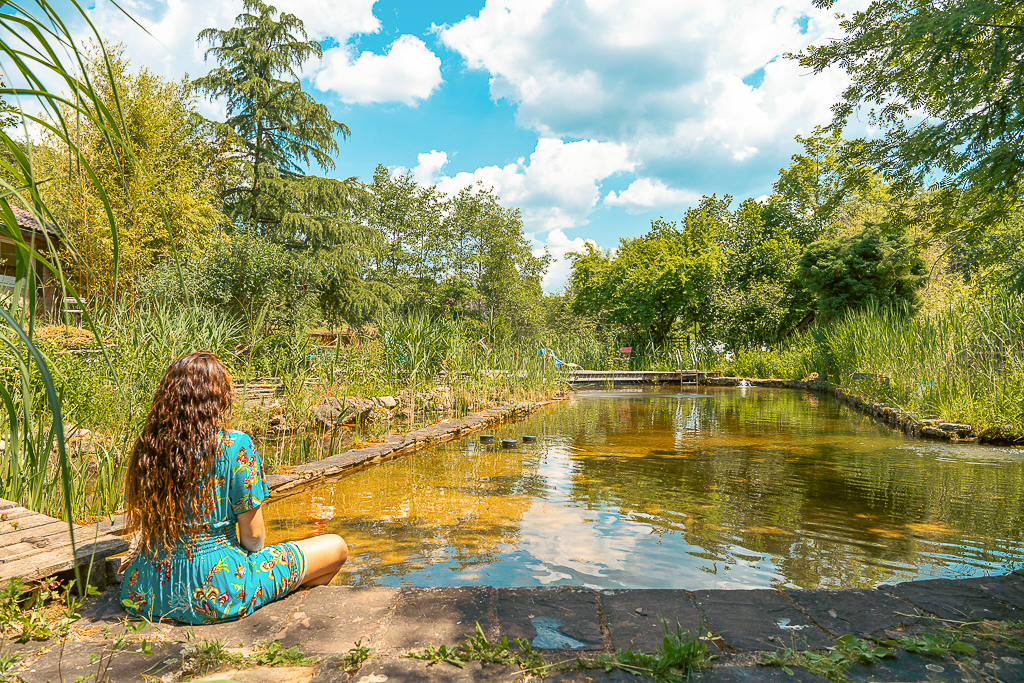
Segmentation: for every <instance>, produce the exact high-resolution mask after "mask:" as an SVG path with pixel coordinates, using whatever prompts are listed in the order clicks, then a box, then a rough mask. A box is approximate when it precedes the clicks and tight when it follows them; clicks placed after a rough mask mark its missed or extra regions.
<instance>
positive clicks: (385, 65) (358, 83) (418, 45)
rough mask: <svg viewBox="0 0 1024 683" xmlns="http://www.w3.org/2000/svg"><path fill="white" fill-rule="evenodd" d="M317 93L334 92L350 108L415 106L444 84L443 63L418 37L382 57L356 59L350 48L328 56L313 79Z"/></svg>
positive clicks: (335, 50)
mask: <svg viewBox="0 0 1024 683" xmlns="http://www.w3.org/2000/svg"><path fill="white" fill-rule="evenodd" d="M313 84H314V85H315V86H316V88H317V90H322V91H325V92H326V91H333V92H336V93H338V94H339V95H340V96H341V99H342V100H343V101H345V102H347V103H349V104H371V103H374V102H401V103H402V104H406V105H410V106H415V105H416V104H417V103H418V101H419V100H425V99H427V98H428V97H430V93H432V92H434V90H435V89H436V88H437V87H438V86H439V85H440V84H441V60H440V59H439V58H438V56H437V55H435V54H434V53H433V52H431V51H430V49H429V48H427V46H426V44H425V43H424V42H423V41H422V40H420V39H419V38H417V37H415V36H409V35H404V36H401V37H400V38H399V39H398V40H396V41H395V42H393V43H392V44H391V45H390V46H389V47H388V49H387V52H385V53H384V54H382V55H378V54H374V53H373V52H363V53H362V54H361V55H359V57H357V58H355V59H353V58H352V51H351V50H350V49H349V48H348V47H347V46H345V47H335V48H331V49H330V50H327V52H325V53H324V60H323V67H322V68H320V69H319V70H317V73H316V75H315V76H314V77H313Z"/></svg>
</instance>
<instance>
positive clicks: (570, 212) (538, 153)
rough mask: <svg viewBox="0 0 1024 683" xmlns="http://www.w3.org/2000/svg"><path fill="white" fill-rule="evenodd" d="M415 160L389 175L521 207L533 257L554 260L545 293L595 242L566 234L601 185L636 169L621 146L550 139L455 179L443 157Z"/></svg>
mask: <svg viewBox="0 0 1024 683" xmlns="http://www.w3.org/2000/svg"><path fill="white" fill-rule="evenodd" d="M416 161H417V164H416V166H415V167H413V168H412V169H411V170H410V169H405V168H402V167H396V168H394V169H393V172H394V173H406V172H407V171H408V172H409V173H411V174H412V176H413V178H414V179H415V180H416V182H418V183H420V184H421V185H437V186H438V188H439V189H440V190H441V191H442V192H444V193H446V194H449V195H452V194H455V193H457V192H458V191H459V190H461V189H462V188H464V187H468V186H472V185H477V184H478V183H479V184H480V185H481V186H483V187H484V188H494V190H495V192H497V193H498V196H499V197H501V201H502V203H504V204H505V205H506V206H515V207H517V208H519V209H520V210H521V211H522V215H523V229H524V232H525V233H526V237H527V238H528V239H530V240H531V241H532V242H533V247H534V249H533V252H534V254H535V255H537V256H540V255H541V254H543V253H544V252H545V250H546V251H547V252H548V253H549V254H551V256H552V262H551V266H550V267H549V268H548V271H547V273H546V274H545V276H544V279H543V281H542V284H543V286H544V287H545V288H546V289H557V288H558V287H560V286H561V285H562V284H563V283H564V282H565V280H566V278H567V277H568V275H569V272H570V263H569V261H568V260H567V259H566V258H565V255H566V254H567V253H569V252H571V251H581V250H582V249H583V245H584V244H585V243H586V242H588V241H589V242H593V240H589V239H585V238H583V237H574V238H572V239H570V238H569V237H568V236H566V234H565V232H564V230H566V229H569V228H575V227H579V226H581V225H585V224H586V223H587V217H588V216H589V215H590V214H591V213H592V212H593V211H594V209H595V208H596V207H597V205H598V203H599V201H600V199H601V182H602V181H603V180H605V179H606V178H609V177H611V176H614V175H616V174H619V173H629V172H631V171H632V170H633V168H634V167H635V162H633V161H632V160H631V158H630V155H629V150H628V149H627V147H626V146H625V145H621V144H617V143H611V142H598V141H595V140H578V141H573V142H563V141H562V140H558V139H554V138H541V139H540V140H539V141H538V142H537V147H536V149H535V150H534V152H533V153H532V154H531V155H530V156H529V158H528V159H527V158H520V159H517V160H516V161H515V162H513V163H510V164H505V165H504V166H483V167H481V168H478V169H476V170H475V171H463V172H460V173H456V174H454V175H446V174H445V173H444V168H445V166H446V165H447V164H448V162H449V159H448V154H447V153H446V152H439V151H437V150H431V151H430V152H423V153H421V154H419V155H417V157H416ZM665 190H668V191H669V192H675V191H674V190H669V188H665ZM626 192H628V190H626V191H624V193H623V194H625V193H626Z"/></svg>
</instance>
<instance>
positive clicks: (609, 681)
mask: <svg viewBox="0 0 1024 683" xmlns="http://www.w3.org/2000/svg"><path fill="white" fill-rule="evenodd" d="M643 680H645V679H643V678H641V677H638V676H633V675H631V674H628V673H626V672H625V671H622V670H621V669H615V670H613V671H605V670H604V669H575V670H573V671H552V672H551V674H550V675H549V676H547V677H545V678H544V683H638V682H639V681H643ZM691 680H692V679H691Z"/></svg>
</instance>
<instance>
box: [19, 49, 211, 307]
mask: <svg viewBox="0 0 1024 683" xmlns="http://www.w3.org/2000/svg"><path fill="white" fill-rule="evenodd" d="M122 54H123V50H122V48H120V47H116V48H109V47H107V46H104V48H103V49H102V50H100V49H94V50H93V51H91V52H90V53H88V55H87V60H86V61H85V64H84V68H85V74H86V76H87V77H88V78H89V80H90V82H91V83H93V84H94V87H95V94H96V96H97V97H98V98H100V101H101V102H102V103H103V105H104V106H105V107H107V108H109V109H110V110H116V111H117V112H118V114H117V116H116V121H115V124H116V126H117V127H118V135H119V143H118V144H111V138H110V131H109V125H110V122H108V121H96V120H92V119H90V118H89V117H83V116H80V115H78V114H77V113H76V112H75V111H73V110H72V109H70V108H69V107H67V106H65V107H64V109H63V111H62V114H63V116H64V117H65V118H66V119H67V120H68V122H69V125H70V130H68V131H64V130H60V131H59V133H58V132H55V131H50V132H48V133H47V134H46V135H45V136H44V138H43V144H42V146H41V147H39V148H38V149H37V150H35V152H34V160H33V161H34V163H35V165H36V172H37V173H39V174H40V175H41V176H43V177H46V178H47V179H48V182H47V183H45V184H43V185H42V186H41V189H40V192H41V194H42V197H43V199H44V200H45V201H46V203H47V206H48V207H49V209H50V211H51V212H52V216H51V217H50V219H51V220H52V221H53V222H55V223H56V224H57V225H59V226H60V228H61V229H62V231H63V233H64V235H65V237H66V243H65V245H64V246H65V247H66V249H65V253H64V257H63V258H62V261H61V262H62V267H63V268H64V269H65V271H66V272H67V273H68V274H70V275H72V276H73V277H74V281H75V283H76V284H77V285H78V288H79V289H80V291H81V292H82V294H83V296H84V297H85V298H88V299H92V300H97V299H100V298H103V297H110V296H116V295H117V293H118V292H121V293H128V294H131V293H132V292H133V290H134V288H135V284H136V282H137V280H138V279H139V277H140V276H141V275H143V274H144V273H145V272H147V271H148V269H149V268H150V266H151V264H152V263H153V262H154V260H158V259H160V258H163V257H171V256H172V255H173V254H174V253H175V252H176V251H177V250H181V249H188V248H197V247H198V246H199V245H201V244H203V243H204V242H205V240H206V239H207V237H208V236H209V235H210V233H211V231H212V230H213V229H215V228H216V227H217V226H219V225H223V223H224V216H223V214H222V213H220V211H219V199H218V189H219V185H220V182H221V180H220V178H221V175H222V167H221V166H220V164H219V163H218V162H217V160H216V158H215V150H214V149H213V147H212V146H211V145H210V144H209V142H208V140H207V138H208V136H209V134H210V130H209V127H208V126H207V125H206V123H205V122H204V121H203V119H202V118H201V117H200V116H199V115H198V114H197V113H196V110H195V95H194V93H193V91H192V88H191V86H190V85H189V84H188V83H186V82H184V81H181V82H176V81H168V80H166V79H163V78H161V77H159V76H157V75H155V74H154V73H152V72H151V71H149V70H148V69H140V70H139V71H133V69H132V67H131V64H130V62H129V61H128V60H127V59H125V58H124V57H123V56H122ZM64 135H69V136H71V138H72V139H73V143H69V142H67V141H65V140H63V136H64ZM78 155H82V156H83V157H84V159H79V158H78ZM83 161H85V162H87V164H88V166H86V165H84V164H83ZM89 170H91V171H92V172H94V173H95V174H96V178H97V180H98V182H99V183H101V184H102V188H103V189H102V191H101V190H100V189H98V188H97V187H96V185H94V184H93V182H92V181H91V180H90V178H89ZM108 208H109V209H110V212H111V213H110V215H108V214H107V209H108ZM111 220H113V221H114V223H115V224H116V232H114V227H115V226H114V225H111Z"/></svg>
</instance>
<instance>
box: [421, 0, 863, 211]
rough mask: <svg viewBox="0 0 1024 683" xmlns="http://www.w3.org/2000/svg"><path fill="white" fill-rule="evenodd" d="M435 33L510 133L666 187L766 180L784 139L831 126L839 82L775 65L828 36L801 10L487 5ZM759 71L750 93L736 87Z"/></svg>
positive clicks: (509, 0)
mask: <svg viewBox="0 0 1024 683" xmlns="http://www.w3.org/2000/svg"><path fill="white" fill-rule="evenodd" d="M865 4H866V0H845V1H843V2H841V3H840V4H839V5H838V6H837V8H836V9H838V10H840V11H848V10H850V9H851V8H858V7H861V6H863V5H865ZM804 27H806V32H804ZM436 30H437V33H438V35H439V37H440V38H441V40H442V42H444V43H445V44H446V45H447V46H448V47H450V48H452V49H454V50H456V51H458V52H459V53H460V54H462V56H463V57H464V59H465V61H466V64H467V66H469V67H470V68H471V69H479V70H483V71H486V72H488V73H489V75H490V90H491V96H492V97H493V98H495V99H507V100H509V101H510V102H512V103H513V104H514V105H515V106H516V112H517V120H518V121H519V122H520V124H522V125H525V126H528V127H531V128H533V129H534V130H536V131H538V133H539V134H540V135H542V136H548V137H559V138H561V137H575V138H586V139H594V140H605V141H612V142H618V143H623V144H627V145H628V146H629V148H630V150H631V152H632V153H633V154H634V158H635V159H636V160H637V162H638V167H637V168H638V170H640V171H642V172H644V174H645V175H647V176H651V177H656V178H658V179H660V180H661V181H663V182H665V183H666V184H668V185H674V186H680V185H683V186H687V187H695V186H696V185H697V184H710V183H714V182H716V181H717V180H718V179H726V180H728V181H731V182H733V183H736V181H737V180H738V179H739V178H738V176H737V174H736V173H735V170H736V169H738V168H742V169H743V171H744V173H743V174H741V175H744V174H745V175H746V176H750V175H755V174H759V180H758V182H761V183H763V182H764V180H765V178H766V177H767V176H770V175H773V174H774V172H775V171H776V170H777V169H778V167H779V166H778V165H776V163H775V161H776V160H778V161H779V162H784V161H785V160H786V159H788V157H789V155H790V154H792V152H793V146H792V145H793V143H792V139H793V135H794V134H795V133H797V132H801V131H802V132H809V130H810V129H811V128H812V127H813V126H814V125H816V124H820V123H824V122H825V121H827V120H828V119H829V118H830V113H829V107H830V106H831V104H832V103H833V102H834V101H835V99H836V97H837V96H838V93H839V91H840V90H841V88H842V87H843V85H844V83H845V80H844V78H843V77H842V75H841V74H836V73H824V74H820V75H817V76H809V75H808V74H807V73H806V72H805V71H804V70H803V69H802V68H801V67H800V66H799V65H797V64H796V63H794V62H793V61H791V60H787V59H784V58H780V55H782V54H783V53H784V52H787V51H799V50H800V49H802V48H803V47H805V46H806V45H807V44H809V43H811V42H812V41H821V40H824V39H825V38H826V36H827V35H829V34H830V33H831V34H837V33H838V24H837V21H836V19H835V18H834V16H833V13H832V12H831V11H828V12H826V11H822V10H817V9H815V8H814V7H813V5H812V3H811V0H795V1H788V2H787V1H785V0H783V1H782V2H780V0H731V1H730V2H728V3H721V2H696V1H692V0H691V1H688V2H687V1H681V0H645V2H635V0H488V1H487V3H486V6H485V7H484V8H483V9H482V10H481V11H480V12H479V14H478V15H476V16H470V17H467V18H466V19H464V20H463V21H460V22H458V23H457V24H455V25H453V26H443V27H439V28H437V29H436ZM761 70H763V80H762V82H761V83H760V84H759V87H754V86H752V85H748V84H747V83H744V81H743V79H744V78H745V77H747V76H751V75H752V74H759V73H761ZM755 80H756V79H755ZM750 162H759V163H755V164H751V163H750ZM754 169H756V170H754ZM727 189H729V190H733V191H735V189H736V188H735V187H732V188H727ZM716 190H717V191H719V192H721V191H723V190H722V188H721V187H702V188H700V191H701V192H703V191H707V192H713V191H716Z"/></svg>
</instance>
